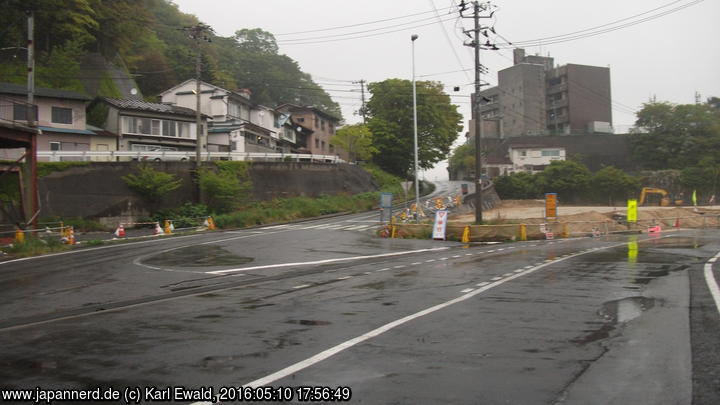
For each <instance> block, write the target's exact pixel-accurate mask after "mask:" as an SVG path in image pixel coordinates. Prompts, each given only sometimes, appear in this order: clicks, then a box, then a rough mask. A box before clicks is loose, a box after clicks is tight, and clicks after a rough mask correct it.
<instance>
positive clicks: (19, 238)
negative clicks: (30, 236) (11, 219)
mask: <svg viewBox="0 0 720 405" xmlns="http://www.w3.org/2000/svg"><path fill="white" fill-rule="evenodd" d="M15 243H25V232H23V230H22V229H20V228H15Z"/></svg>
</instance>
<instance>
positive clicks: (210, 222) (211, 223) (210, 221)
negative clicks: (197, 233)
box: [207, 217, 215, 231]
mask: <svg viewBox="0 0 720 405" xmlns="http://www.w3.org/2000/svg"><path fill="white" fill-rule="evenodd" d="M207 223H208V229H209V230H211V231H214V230H215V221H214V220H213V219H212V217H207Z"/></svg>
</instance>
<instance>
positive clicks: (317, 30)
mask: <svg viewBox="0 0 720 405" xmlns="http://www.w3.org/2000/svg"><path fill="white" fill-rule="evenodd" d="M432 12H433V10H429V11H423V12H420V13H415V14H408V15H403V16H399V17H391V18H385V19H382V20H375V21H367V22H363V23H357V24H350V25H340V26H336V27H329V28H319V29H314V30H308V31H296V32H286V33H282V34H276V35H275V36H276V37H278V36H283V35H295V34H307V33H311V32H321V31H331V30H336V29H343V28H352V27H359V26H361V25H370V24H377V23H381V22H386V21H394V20H400V19H403V18H408V17H415V16H418V15H422V14H428V13H432Z"/></svg>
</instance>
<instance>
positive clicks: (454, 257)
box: [453, 255, 462, 259]
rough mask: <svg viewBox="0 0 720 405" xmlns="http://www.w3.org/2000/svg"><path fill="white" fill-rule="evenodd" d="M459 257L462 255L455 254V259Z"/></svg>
mask: <svg viewBox="0 0 720 405" xmlns="http://www.w3.org/2000/svg"><path fill="white" fill-rule="evenodd" d="M458 257H462V256H461V255H455V256H453V259H457V258H458Z"/></svg>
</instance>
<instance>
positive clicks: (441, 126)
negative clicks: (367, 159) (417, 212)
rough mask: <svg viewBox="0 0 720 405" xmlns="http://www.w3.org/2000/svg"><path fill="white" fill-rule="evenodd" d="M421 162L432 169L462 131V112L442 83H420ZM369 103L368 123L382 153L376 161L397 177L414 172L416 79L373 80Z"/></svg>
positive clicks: (407, 175)
mask: <svg viewBox="0 0 720 405" xmlns="http://www.w3.org/2000/svg"><path fill="white" fill-rule="evenodd" d="M416 84H417V112H418V165H419V166H420V167H421V168H423V169H430V168H432V167H433V166H434V165H435V163H437V162H439V161H441V160H443V159H445V158H447V156H448V154H449V153H450V147H451V146H452V143H453V142H454V141H455V139H457V137H458V133H459V132H460V131H462V125H461V122H462V115H461V114H460V113H459V112H458V111H457V106H455V105H453V104H452V103H451V101H450V96H448V95H447V94H445V93H444V92H443V86H442V84H441V83H439V82H430V81H422V82H417V83H416ZM368 90H369V92H370V94H371V98H370V101H369V102H368V104H367V109H368V115H369V117H370V119H369V121H368V126H369V127H370V131H371V132H372V133H373V138H374V142H375V146H376V147H377V149H378V154H377V155H375V157H374V158H373V160H374V161H375V162H376V163H377V164H378V166H380V167H381V168H382V169H384V170H386V171H388V172H390V173H392V174H395V175H397V176H405V177H409V176H410V174H411V173H412V172H413V164H414V163H413V162H414V152H413V109H412V105H413V100H412V82H410V81H409V80H402V79H387V80H385V81H382V82H376V83H370V84H369V85H368Z"/></svg>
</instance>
